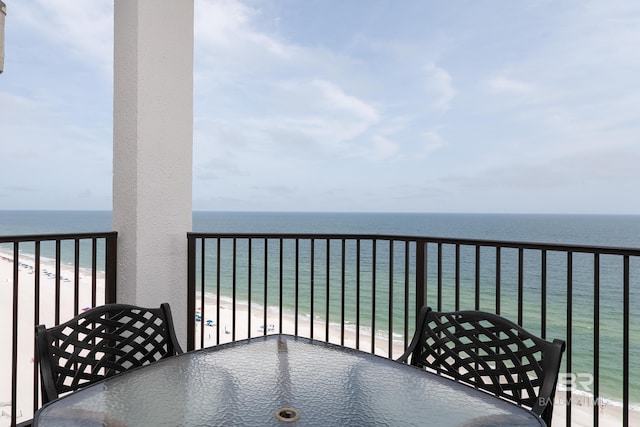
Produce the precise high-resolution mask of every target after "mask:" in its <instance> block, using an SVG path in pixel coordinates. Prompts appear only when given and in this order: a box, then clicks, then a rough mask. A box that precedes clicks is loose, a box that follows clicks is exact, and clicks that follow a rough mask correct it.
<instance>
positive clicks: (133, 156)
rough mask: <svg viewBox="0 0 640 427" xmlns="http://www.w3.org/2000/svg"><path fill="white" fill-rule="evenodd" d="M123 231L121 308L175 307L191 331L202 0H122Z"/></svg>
mask: <svg viewBox="0 0 640 427" xmlns="http://www.w3.org/2000/svg"><path fill="white" fill-rule="evenodd" d="M114 4H115V10H114V12H115V13H114V22H115V24H114V25H115V27H114V106H113V229H114V231H117V232H118V284H117V301H118V302H123V303H130V304H138V305H143V306H149V307H159V306H160V303H162V302H169V303H170V304H171V309H172V312H173V317H174V321H175V323H176V332H177V334H178V337H179V339H180V341H181V344H182V345H183V346H185V347H186V331H187V316H186V312H187V290H186V283H187V239H186V234H187V232H189V231H191V230H192V206H191V204H192V197H191V192H192V152H193V148H192V147H193V0H115V3H114Z"/></svg>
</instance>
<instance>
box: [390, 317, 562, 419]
mask: <svg viewBox="0 0 640 427" xmlns="http://www.w3.org/2000/svg"><path fill="white" fill-rule="evenodd" d="M417 325H418V326H417V329H416V333H415V335H414V336H413V339H412V340H411V343H410V344H409V347H408V348H407V351H406V352H405V353H404V354H403V355H402V356H401V357H400V358H399V359H397V361H398V362H402V363H408V361H409V359H410V364H411V365H414V366H418V367H421V368H424V369H427V370H430V371H433V372H436V373H438V374H440V375H443V376H445V377H448V378H451V379H453V380H456V381H458V382H461V383H464V384H467V385H469V386H471V387H475V388H478V389H482V390H484V391H487V392H489V393H491V394H494V395H496V396H498V397H500V398H503V399H506V400H510V401H512V402H514V403H516V404H518V405H521V406H525V407H528V408H530V409H531V410H532V412H534V413H536V414H537V415H539V416H540V417H541V418H542V419H543V420H544V421H545V422H546V423H547V425H548V426H550V425H551V417H552V414H553V399H554V397H555V391H556V383H557V380H558V372H559V370H560V362H561V360H562V353H563V352H564V349H565V342H564V341H562V340H558V339H556V340H554V341H553V342H549V341H546V340H543V339H541V338H539V337H536V336H534V335H532V334H530V333H529V332H527V331H525V330H524V329H523V328H522V327H520V326H518V325H516V324H515V323H513V322H511V321H509V320H507V319H505V318H503V317H501V316H498V315H495V314H491V313H484V312H481V311H457V312H450V313H440V312H435V311H432V310H431V308H430V307H423V308H422V310H421V311H420V314H419V316H418V322H417Z"/></svg>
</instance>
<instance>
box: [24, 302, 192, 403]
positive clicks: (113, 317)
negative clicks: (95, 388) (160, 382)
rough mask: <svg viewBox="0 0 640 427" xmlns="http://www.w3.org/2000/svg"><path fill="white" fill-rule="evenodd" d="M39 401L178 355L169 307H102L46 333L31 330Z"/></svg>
mask: <svg viewBox="0 0 640 427" xmlns="http://www.w3.org/2000/svg"><path fill="white" fill-rule="evenodd" d="M36 344H37V348H38V362H39V364H40V374H41V379H42V400H43V403H47V402H49V401H51V400H53V399H57V398H58V396H59V395H60V394H62V393H66V392H69V391H74V390H77V389H79V388H81V387H85V386H87V385H89V384H93V383H95V382H96V381H99V380H101V379H103V378H105V377H109V376H112V375H115V374H118V373H120V372H124V371H126V370H128V369H131V368H134V367H137V366H143V365H147V364H149V363H153V362H156V361H158V360H160V359H163V358H166V357H170V356H173V355H176V354H179V353H182V349H181V348H180V344H179V343H178V341H177V339H176V335H175V331H174V327H173V319H172V317H171V309H170V308H169V304H166V303H165V304H162V305H161V306H160V308H143V307H137V306H133V305H128V304H107V305H103V306H100V307H96V308H93V309H90V310H87V311H86V312H84V313H81V314H79V315H78V316H76V317H74V318H73V319H71V320H69V321H68V322H65V323H62V324H60V325H58V326H55V327H52V328H49V329H46V328H45V326H44V325H38V326H36Z"/></svg>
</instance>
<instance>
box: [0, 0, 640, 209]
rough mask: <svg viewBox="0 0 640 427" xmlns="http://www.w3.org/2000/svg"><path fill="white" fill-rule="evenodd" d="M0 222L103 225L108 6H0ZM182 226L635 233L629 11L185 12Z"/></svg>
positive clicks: (277, 4) (358, 7) (515, 7)
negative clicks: (434, 222) (569, 220)
mask: <svg viewBox="0 0 640 427" xmlns="http://www.w3.org/2000/svg"><path fill="white" fill-rule="evenodd" d="M4 1H5V3H6V4H7V17H6V28H5V63H4V73H3V74H0V209H73V210H109V209H111V203H112V190H111V187H112V170H113V167H112V160H113V152H112V150H113V120H112V111H113V0H91V1H82V0H56V1H55V2H51V1H48V0H29V1H24V0H4ZM194 37H195V52H194V139H193V153H194V160H193V209H194V210H200V211H202V210H205V211H330V212H465V213H487V212H489V213H491V212H495V213H580V214H640V197H639V196H638V193H639V192H640V190H639V189H640V186H639V184H640V2H639V1H637V0H607V1H602V0H596V1H590V0H579V1H577V0H565V1H555V0H530V1H509V0H500V1H497V0H487V1H482V2H478V1H475V0H468V1H462V0H456V1H447V2H442V1H435V0H434V1H428V0H423V1H413V0H402V1H395V0H394V1H391V0H386V1H382V0H367V1H364V0H340V1H338V0H333V1H328V0H305V1H300V0H260V1H258V0H242V1H240V0H195V30H194Z"/></svg>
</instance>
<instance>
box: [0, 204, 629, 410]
mask: <svg viewBox="0 0 640 427" xmlns="http://www.w3.org/2000/svg"><path fill="white" fill-rule="evenodd" d="M110 230H111V213H110V212H108V211H0V236H13V235H29V234H58V233H79V232H103V231H110ZM193 231H195V232H211V233H215V232H237V233H253V232H255V233H331V234H367V235H399V236H425V237H444V238H468V239H481V240H504V241H518V242H532V243H558V244H575V245H586V246H610V247H628V248H640V216H615V215H533V214H532V215H524V214H428V213H425V214H418V213H415V214H413V213H411V214H409V213H294V212H194V214H193ZM63 261H64V260H63ZM554 262H555V261H554V259H553V256H552V255H550V260H549V263H550V268H551V269H552V268H553V263H554ZM581 262H582V261H581V258H580V257H579V256H576V259H575V265H574V267H575V268H576V271H577V272H578V273H576V277H574V281H575V282H576V283H579V282H580V281H584V283H591V286H592V283H593V280H592V278H591V276H589V273H580V271H581V270H580V263H581ZM560 264H561V262H560ZM638 264H639V262H638V260H634V262H632V265H631V269H632V276H631V302H632V304H631V306H632V316H633V317H632V319H631V322H630V323H631V325H630V330H631V334H632V339H631V342H630V357H631V361H630V372H631V376H630V392H631V401H632V402H636V403H640V312H639V311H638V307H639V306H640V273H639V272H638V270H639V269H640V265H638ZM533 265H539V264H536V262H533ZM587 265H588V263H587ZM445 267H446V266H445ZM505 268H507V270H508V268H509V266H508V263H507V262H506V261H505ZM526 268H527V267H526V266H525V272H524V274H525V276H527V275H528V274H529V273H528V271H527V269H526ZM602 268H603V275H602V284H601V299H600V310H601V313H600V315H601V331H600V336H601V350H600V351H601V353H600V365H601V368H600V369H601V376H600V387H601V395H602V396H604V397H607V398H611V399H615V400H621V398H622V392H621V370H620V368H619V367H620V366H621V361H622V359H621V352H622V344H621V336H622V330H621V326H620V325H621V324H622V323H621V299H620V295H621V292H620V286H619V281H616V280H615V277H617V276H620V272H621V265H619V263H617V262H616V261H612V262H611V263H609V261H608V260H607V258H606V257H603V260H602ZM431 270H432V271H433V270H434V269H431ZM532 271H533V273H531V274H533V275H535V274H536V273H535V268H533V269H532ZM607 271H608V272H609V273H607ZM462 273H463V274H464V273H465V272H464V267H463V272H462ZM489 273H490V272H489ZM483 274H484V272H483ZM538 274H539V273H538ZM580 274H584V275H585V277H580V276H579V275H580ZM609 276H611V277H614V279H612V280H609V279H608V277H609ZM504 277H507V274H505V276H504ZM223 282H225V285H223V292H230V287H229V286H228V281H225V277H224V275H223ZM565 283H566V282H563V281H562V280H560V281H559V283H558V284H557V286H556V285H554V283H553V281H552V280H550V283H549V306H548V311H547V313H548V337H553V336H556V335H555V334H558V335H561V336H558V337H559V338H564V336H562V334H564V329H563V328H564V325H565V324H566V311H565V305H564V303H561V301H563V298H564V301H565V302H566V287H565ZM526 286H527V284H526V283H525V288H526ZM432 288H433V287H432ZM444 288H445V289H449V290H448V291H446V292H447V293H448V294H447V295H445V299H449V300H451V299H450V297H451V292H452V291H451V287H448V286H447V283H445V284H444ZM589 289H590V288H589V287H588V286H586V287H581V286H577V285H576V286H575V288H574V295H573V313H574V315H573V329H574V332H573V351H572V365H573V371H574V372H591V370H592V361H591V359H592V352H593V350H592V348H593V343H592V340H593V338H592V333H591V331H590V328H592V320H593V318H592V313H593V302H592V301H593V300H592V295H593V294H592V293H591V294H590V290H589ZM507 292H508V290H507ZM590 296H591V297H590ZM239 297H241V295H239ZM485 297H486V299H487V300H490V299H491V296H490V295H486V296H485V295H483V297H482V298H483V300H482V301H483V304H484V301H485ZM472 298H473V294H472V292H471V291H469V292H466V291H465V290H464V289H463V291H462V294H461V299H462V304H463V305H465V304H471V305H472V303H470V302H469V301H472ZM506 301H507V298H505V306H504V308H503V313H509V312H510V311H509V310H510V308H509V307H508V304H507V303H506ZM526 303H527V302H526V301H525V311H527V310H528V308H526V307H528V306H527V304H526ZM535 304H536V303H535V302H534V303H533V304H532V306H534V305H535ZM537 304H538V306H537V307H536V309H531V310H533V311H532V312H531V313H532V314H531V315H529V316H525V318H526V319H535V318H536V317H537V314H536V313H537V312H535V310H537V311H538V312H539V303H537ZM447 308H450V307H447ZM378 315H379V316H384V315H385V312H384V310H382V311H381V312H380V313H378ZM505 315H506V314H505ZM363 321H365V322H366V319H363ZM384 323H385V319H384V318H380V319H378V318H376V324H384ZM394 323H395V321H394ZM609 325H612V326H611V327H610V326H609ZM527 326H528V325H527V324H526V323H525V327H527ZM587 391H588V390H587Z"/></svg>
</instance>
